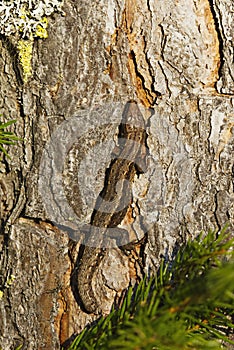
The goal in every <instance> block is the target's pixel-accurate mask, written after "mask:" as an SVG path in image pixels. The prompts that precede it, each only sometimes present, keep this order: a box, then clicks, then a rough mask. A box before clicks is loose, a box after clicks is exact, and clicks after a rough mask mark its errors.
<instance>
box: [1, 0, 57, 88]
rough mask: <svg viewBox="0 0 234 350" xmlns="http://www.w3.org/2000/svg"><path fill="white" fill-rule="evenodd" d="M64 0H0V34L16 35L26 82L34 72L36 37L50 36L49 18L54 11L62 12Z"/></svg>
mask: <svg viewBox="0 0 234 350" xmlns="http://www.w3.org/2000/svg"><path fill="white" fill-rule="evenodd" d="M62 5H63V0H40V1H36V0H2V1H0V23H1V26H0V34H3V35H5V36H8V37H10V36H15V37H16V38H17V40H18V45H17V48H18V50H19V59H20V63H21V65H22V68H23V79H24V81H25V82H26V81H27V80H28V78H29V77H30V76H31V74H32V68H31V59H32V49H33V41H34V39H35V38H40V39H45V38H47V37H48V33H47V27H48V19H47V17H48V16H50V15H51V14H52V13H54V12H60V13H62V14H64V13H63V11H62Z"/></svg>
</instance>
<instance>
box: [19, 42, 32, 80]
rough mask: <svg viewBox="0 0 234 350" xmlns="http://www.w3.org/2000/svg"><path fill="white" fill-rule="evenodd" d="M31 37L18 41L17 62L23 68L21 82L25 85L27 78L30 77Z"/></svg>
mask: <svg viewBox="0 0 234 350" xmlns="http://www.w3.org/2000/svg"><path fill="white" fill-rule="evenodd" d="M33 42H34V40H33V37H32V36H31V38H30V39H21V40H19V41H18V45H17V49H18V51H19V60H20V64H21V66H22V68H23V80H24V82H25V83H26V82H27V81H28V78H29V77H30V76H31V75H32V66H31V60H32V51H33Z"/></svg>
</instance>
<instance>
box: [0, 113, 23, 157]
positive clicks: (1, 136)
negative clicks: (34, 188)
mask: <svg viewBox="0 0 234 350" xmlns="http://www.w3.org/2000/svg"><path fill="white" fill-rule="evenodd" d="M0 116H1V115H0ZM14 123H16V120H10V121H9V122H7V123H4V124H3V123H1V121H0V151H2V152H3V153H4V154H5V156H6V157H8V158H10V156H9V154H8V153H7V151H6V150H5V148H4V147H3V145H15V144H16V141H21V140H22V139H21V138H19V137H17V136H16V135H15V134H14V133H13V132H10V131H5V129H6V128H7V127H8V126H10V125H12V124H14Z"/></svg>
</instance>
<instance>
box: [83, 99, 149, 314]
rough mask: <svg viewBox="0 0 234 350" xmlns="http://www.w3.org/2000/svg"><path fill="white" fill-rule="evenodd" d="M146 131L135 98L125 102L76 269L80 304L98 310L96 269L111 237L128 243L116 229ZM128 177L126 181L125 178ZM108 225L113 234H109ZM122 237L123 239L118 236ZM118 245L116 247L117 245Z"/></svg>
mask: <svg viewBox="0 0 234 350" xmlns="http://www.w3.org/2000/svg"><path fill="white" fill-rule="evenodd" d="M145 145H146V131H145V123H144V119H143V116H142V114H141V112H140V109H139V107H138V105H137V103H136V102H135V101H130V102H128V103H127V104H126V106H125V108H124V111H123V116H122V121H121V124H120V126H119V135H118V154H117V155H115V158H114V159H113V160H112V161H111V163H110V166H109V168H108V169H107V170H106V174H105V180H104V188H103V190H102V192H101V193H100V195H99V197H98V199H97V201H96V205H95V209H94V211H93V214H92V217H91V225H92V226H91V229H90V231H89V234H88V237H87V238H86V240H85V242H84V246H85V247H84V252H83V256H82V259H81V262H80V265H79V269H78V292H79V296H80V298H81V301H82V304H83V307H84V308H85V310H86V311H88V312H97V311H98V309H99V305H98V302H97V300H96V299H95V293H94V291H93V288H92V279H93V277H94V274H95V271H97V269H98V268H99V265H100V263H101V261H102V259H103V257H104V256H105V254H106V247H108V244H109V243H110V241H111V240H112V242H113V237H114V239H115V241H116V242H117V244H115V245H114V246H115V248H117V246H121V245H122V243H121V242H124V243H123V244H126V243H128V237H126V233H127V232H126V230H123V229H119V228H117V226H118V225H119V224H120V223H121V221H122V220H123V218H124V217H125V215H126V212H127V210H128V208H129V206H130V205H131V202H132V189H131V185H130V184H131V183H132V182H133V181H134V177H135V175H136V174H138V173H139V172H144V171H145V167H146V165H145V164H146V162H145V161H146V146H145ZM126 180H127V181H126ZM109 228H113V229H112V230H111V232H112V233H114V235H113V236H112V234H110V230H109ZM121 239H122V240H121ZM117 249H118V248H117Z"/></svg>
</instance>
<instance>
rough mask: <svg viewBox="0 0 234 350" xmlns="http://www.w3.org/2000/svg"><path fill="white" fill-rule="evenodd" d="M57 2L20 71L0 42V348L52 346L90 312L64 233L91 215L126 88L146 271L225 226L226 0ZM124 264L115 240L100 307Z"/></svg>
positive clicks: (231, 84) (228, 192)
mask: <svg viewBox="0 0 234 350" xmlns="http://www.w3.org/2000/svg"><path fill="white" fill-rule="evenodd" d="M64 11H65V13H66V16H61V15H59V14H57V15H54V16H53V17H52V18H50V19H49V37H48V38H47V39H46V40H38V41H36V42H35V43H34V49H33V60H32V67H33V76H32V78H31V79H30V80H29V81H28V82H27V83H26V84H24V83H23V82H22V78H21V75H20V74H21V68H20V66H19V63H18V61H17V53H16V51H15V48H14V45H12V43H11V40H10V39H9V38H4V36H2V37H1V41H0V47H1V51H0V81H1V87H0V113H2V114H3V115H4V117H5V120H8V119H10V118H12V119H17V120H18V122H17V124H16V126H14V128H15V130H14V131H15V132H16V133H17V135H18V136H20V137H23V138H24V142H22V143H19V144H18V145H17V147H16V146H14V147H10V148H9V154H10V155H11V159H4V160H3V161H2V162H1V163H0V191H1V192H0V193H1V199H0V209H1V217H0V219H1V236H0V237H1V249H2V251H1V290H2V291H3V297H2V298H1V300H0V305H1V318H0V346H1V347H2V348H3V349H5V350H7V349H14V348H15V347H16V346H18V345H20V344H23V345H24V347H23V349H27V350H30V349H48V350H52V349H58V348H59V344H62V343H64V342H65V341H67V340H68V339H69V338H70V337H72V336H73V335H74V334H75V333H77V332H79V331H80V330H81V329H83V327H84V326H85V325H86V324H87V323H89V322H90V321H92V320H94V319H95V317H96V316H95V315H92V314H86V313H85V312H84V311H82V308H81V306H80V301H79V296H78V293H77V288H76V287H77V282H76V279H77V278H79V276H77V264H78V263H79V256H78V251H79V243H78V244H77V242H74V241H72V240H71V239H70V238H72V237H73V238H76V241H77V240H79V238H80V237H82V233H80V231H79V227H78V225H77V222H78V221H79V223H80V222H81V223H82V224H84V225H85V224H88V223H89V220H90V216H91V213H92V210H93V209H92V208H93V206H94V203H95V199H96V198H97V196H98V194H99V193H100V191H101V189H102V188H103V181H104V174H105V169H106V167H107V166H108V162H109V161H110V159H109V158H108V157H110V152H109V149H110V148H113V147H114V144H115V142H114V141H115V140H116V135H117V125H118V123H119V122H120V119H121V111H122V107H123V105H124V103H125V102H127V101H128V100H130V99H134V100H137V101H138V103H139V106H140V108H141V111H142V113H143V115H144V118H145V121H146V123H147V133H148V138H147V145H148V147H149V152H150V153H149V156H148V167H147V171H146V172H145V173H144V174H142V175H141V176H140V177H139V179H137V181H136V183H135V187H134V191H135V192H134V193H135V197H136V198H137V200H136V203H137V207H138V212H139V213H140V215H141V217H142V218H143V221H144V224H145V226H146V227H147V231H148V232H147V242H146V243H145V246H144V257H145V259H144V263H145V268H146V270H148V269H149V267H150V268H151V269H156V268H157V266H158V264H159V262H160V258H161V257H162V256H166V257H170V256H171V255H172V254H173V251H174V249H175V248H176V247H177V246H178V244H181V243H182V242H186V241H187V240H188V239H191V238H193V237H195V236H196V235H197V234H198V233H199V232H200V231H201V230H208V229H210V228H211V229H216V230H218V229H220V228H221V227H222V226H223V225H224V224H225V223H226V222H229V224H230V230H233V226H234V194H233V169H234V168H233V151H234V143H233V140H234V133H233V127H234V114H233V107H234V66H233V51H234V46H233V45H234V44H233V43H234V38H233V33H234V27H233V26H234V24H233V23H234V20H233V13H234V5H233V1H232V0H228V1H227V0H225V1H224V0H209V1H208V0H178V1H170V0H164V1H154V0H144V1H142V0H102V1H98V2H95V5H94V2H93V1H92V0H80V1H71V0H70V1H66V3H65V5H64ZM12 42H13V41H12ZM72 118H74V119H72ZM71 120H72V123H71V124H69V121H71ZM64 123H65V124H64ZM66 123H67V124H66ZM61 125H62V126H63V129H62V131H61V133H60V134H59V140H57V139H56V142H54V143H53V145H52V146H51V147H52V148H49V152H54V153H55V154H56V153H57V155H58V159H52V161H54V162H55V163H56V162H59V161H60V159H59V157H60V155H63V154H66V160H65V161H64V168H63V169H62V172H63V177H62V180H63V185H64V193H65V194H61V197H59V196H58V197H55V196H54V197H53V196H52V195H51V187H52V186H53V184H52V180H53V181H55V179H52V175H51V174H49V175H50V176H49V177H48V178H46V177H43V176H41V172H42V173H43V169H44V168H43V166H45V164H44V163H43V162H42V160H43V157H44V156H45V155H44V156H43V149H44V148H45V146H46V142H47V141H48V140H49V139H50V137H51V135H52V134H53V132H56V130H58V127H59V126H61ZM84 125H85V126H84ZM75 133H77V134H79V135H78V136H80V138H79V139H75V138H74V134H75ZM68 139H69V142H68ZM106 140H109V141H110V145H109V146H108V147H106V146H105V147H104V146H103V145H105V142H106ZM99 145H101V146H100V147H98V146H99ZM92 149H95V151H92ZM90 152H91V153H90ZM92 152H93V153H92ZM42 156H43V157H42ZM84 159H85V161H84ZM78 173H79V179H82V180H79V179H78V175H77V174H78ZM51 179H52V180H51ZM40 181H41V188H42V190H41V192H40V191H39V190H40V186H38V183H40ZM79 181H81V182H79ZM80 183H81V184H82V186H79V184H80ZM43 188H44V191H43ZM47 188H48V191H47ZM59 188H60V187H59ZM52 192H53V191H52ZM47 193H48V195H47ZM48 202H49V206H48ZM65 202H66V203H69V206H68V208H67V207H66V205H65V204H64V203H65ZM48 207H49V210H48ZM71 215H72V216H71ZM74 217H75V219H74ZM77 218H78V219H77ZM126 220H127V219H126ZM129 220H132V218H130V219H129ZM135 221H136V224H135V227H134V230H135V231H136V232H138V231H140V225H138V224H137V219H136V220H135ZM56 224H59V225H61V226H59V227H57V225H56ZM133 265H134V266H133ZM135 265H136V264H135V263H133V262H131V261H129V259H128V258H127V257H123V256H121V257H118V254H117V253H116V251H115V250H113V251H112V252H110V254H109V256H108V257H107V258H106V260H104V262H103V264H102V269H101V271H98V272H97V293H98V290H99V288H100V290H101V289H102V286H101V285H99V284H100V283H102V281H103V280H105V281H106V284H107V286H108V289H109V294H108V298H107V299H108V302H107V301H106V300H105V303H104V304H105V305H103V310H104V312H108V310H109V308H110V305H111V303H112V301H113V299H114V297H115V295H116V293H117V295H120V294H121V292H122V290H123V289H124V288H126V287H127V286H128V283H129V281H132V283H134V279H136V275H139V270H137V267H136V266H135ZM12 275H13V276H15V279H14V278H12ZM100 281H101V282H100Z"/></svg>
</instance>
